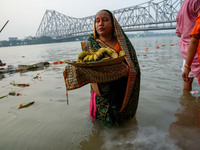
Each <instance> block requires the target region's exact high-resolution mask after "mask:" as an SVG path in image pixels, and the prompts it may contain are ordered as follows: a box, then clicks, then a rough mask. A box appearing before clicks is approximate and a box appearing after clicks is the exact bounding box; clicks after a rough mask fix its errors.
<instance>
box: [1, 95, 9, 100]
mask: <svg viewBox="0 0 200 150" xmlns="http://www.w3.org/2000/svg"><path fill="white" fill-rule="evenodd" d="M7 96H8V94H7V95H4V96H1V97H0V99H2V98H5V97H7Z"/></svg>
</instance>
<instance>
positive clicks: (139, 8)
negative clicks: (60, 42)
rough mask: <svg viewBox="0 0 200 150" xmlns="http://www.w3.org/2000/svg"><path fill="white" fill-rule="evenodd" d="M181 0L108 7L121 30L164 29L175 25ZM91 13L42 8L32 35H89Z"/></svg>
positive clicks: (55, 36)
mask: <svg viewBox="0 0 200 150" xmlns="http://www.w3.org/2000/svg"><path fill="white" fill-rule="evenodd" d="M183 1H184V0H163V1H161V2H158V3H154V2H153V0H151V1H149V2H146V3H143V4H140V5H136V6H132V7H127V8H123V9H118V10H114V11H112V13H113V14H114V15H115V17H116V19H117V20H118V22H119V24H120V25H121V26H122V28H123V30H124V31H125V32H128V31H145V30H167V29H175V28H176V15H177V12H178V10H179V9H180V7H181V5H182V3H183ZM94 19H95V16H89V17H84V18H73V17H70V16H66V15H64V14H61V13H58V12H56V11H54V10H46V12H45V14H44V16H43V19H42V21H41V23H40V25H39V28H38V30H37V32H36V36H49V37H52V38H54V39H64V38H73V37H81V36H86V35H89V34H91V33H92V32H93V30H94Z"/></svg>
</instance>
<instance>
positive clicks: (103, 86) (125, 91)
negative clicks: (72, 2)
mask: <svg viewBox="0 0 200 150" xmlns="http://www.w3.org/2000/svg"><path fill="white" fill-rule="evenodd" d="M88 41H90V42H91V48H92V49H99V48H101V47H108V48H110V49H112V50H113V51H116V52H117V53H119V51H120V50H124V51H125V53H126V58H125V63H126V65H127V66H128V70H129V73H128V76H126V77H122V78H120V79H118V80H115V81H112V82H108V83H91V87H92V93H91V102H90V103H92V104H94V105H90V115H91V117H92V118H95V119H96V120H97V121H98V122H100V123H102V124H104V125H106V126H115V125H117V124H118V123H120V122H121V121H123V120H127V119H130V118H132V117H134V116H135V114H136V110H137V106H138V100H139V91H140V68H139V63H138V60H137V56H136V52H135V50H134V48H133V46H132V44H131V42H130V41H129V39H128V37H127V36H126V34H125V33H124V32H123V30H122V28H121V27H120V25H119V23H118V22H117V21H116V19H115V17H114V15H113V14H112V13H111V12H110V11H108V10H101V11H99V12H98V13H97V14H96V16H95V22H94V34H91V35H90V36H89V38H88Z"/></svg>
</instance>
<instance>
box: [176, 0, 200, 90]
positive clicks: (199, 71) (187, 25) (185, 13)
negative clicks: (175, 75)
mask: <svg viewBox="0 0 200 150" xmlns="http://www.w3.org/2000/svg"><path fill="white" fill-rule="evenodd" d="M199 13H200V0H185V1H184V2H183V4H182V6H181V8H180V10H179V11H178V14H177V18H176V20H177V27H176V35H177V36H178V37H180V40H179V43H178V45H179V48H180V51H181V55H182V57H183V67H182V72H183V71H184V66H185V60H186V56H187V50H188V46H189V42H190V39H191V36H190V33H191V31H192V29H193V27H194V26H195V19H196V18H197V16H198V14H199ZM194 77H196V78H199V77H200V65H199V62H198V54H196V55H195V56H194V59H193V62H192V64H191V72H190V74H189V79H188V80H187V81H184V89H185V90H191V89H192V82H193V79H194Z"/></svg>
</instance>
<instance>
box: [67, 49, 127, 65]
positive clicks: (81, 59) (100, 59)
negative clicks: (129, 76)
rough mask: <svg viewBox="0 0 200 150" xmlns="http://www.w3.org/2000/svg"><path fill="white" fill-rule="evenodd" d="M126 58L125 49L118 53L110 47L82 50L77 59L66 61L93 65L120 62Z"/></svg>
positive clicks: (74, 63)
mask: <svg viewBox="0 0 200 150" xmlns="http://www.w3.org/2000/svg"><path fill="white" fill-rule="evenodd" d="M124 58H125V51H124V50H121V51H120V52H119V54H118V53H117V52H114V51H112V50H111V49H109V48H100V49H98V50H90V51H82V52H81V53H79V55H78V59H77V61H65V62H66V63H68V64H71V65H74V66H79V67H81V66H82V67H93V66H106V65H112V64H116V63H120V62H122V61H123V60H124Z"/></svg>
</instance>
